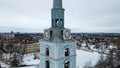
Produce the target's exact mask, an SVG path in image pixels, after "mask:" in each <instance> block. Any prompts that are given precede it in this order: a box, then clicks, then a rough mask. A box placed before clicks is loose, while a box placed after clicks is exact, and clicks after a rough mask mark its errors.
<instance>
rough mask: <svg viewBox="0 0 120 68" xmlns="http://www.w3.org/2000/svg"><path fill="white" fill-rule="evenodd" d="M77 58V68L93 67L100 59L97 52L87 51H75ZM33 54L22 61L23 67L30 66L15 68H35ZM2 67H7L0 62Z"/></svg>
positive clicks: (35, 63) (36, 63) (36, 60)
mask: <svg viewBox="0 0 120 68" xmlns="http://www.w3.org/2000/svg"><path fill="white" fill-rule="evenodd" d="M76 53H77V57H76V67H77V68H83V67H84V66H85V65H88V66H90V67H92V66H94V65H95V64H96V63H97V61H98V60H99V58H100V54H98V53H97V52H89V51H83V50H76ZM33 58H34V56H33V54H27V55H25V56H24V61H23V62H22V64H23V65H24V64H25V65H31V66H27V67H17V68H36V66H37V65H38V64H39V61H40V60H39V59H33ZM1 65H2V67H5V66H6V67H8V65H5V64H3V63H2V62H1Z"/></svg>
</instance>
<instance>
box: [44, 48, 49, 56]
mask: <svg viewBox="0 0 120 68" xmlns="http://www.w3.org/2000/svg"><path fill="white" fill-rule="evenodd" d="M45 55H46V56H49V49H48V48H46V49H45Z"/></svg>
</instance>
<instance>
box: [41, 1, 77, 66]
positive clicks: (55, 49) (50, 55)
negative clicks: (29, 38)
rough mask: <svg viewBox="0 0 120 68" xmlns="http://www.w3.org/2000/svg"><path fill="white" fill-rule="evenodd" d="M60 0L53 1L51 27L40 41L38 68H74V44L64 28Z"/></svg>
mask: <svg viewBox="0 0 120 68" xmlns="http://www.w3.org/2000/svg"><path fill="white" fill-rule="evenodd" d="M64 11H65V10H64V8H62V0H54V1H53V8H52V9H51V27H50V28H48V29H45V30H44V38H42V39H40V41H39V42H40V68H76V42H75V41H74V40H73V39H72V37H71V30H70V29H68V28H64Z"/></svg>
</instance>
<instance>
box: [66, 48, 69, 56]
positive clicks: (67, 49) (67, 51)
mask: <svg viewBox="0 0 120 68" xmlns="http://www.w3.org/2000/svg"><path fill="white" fill-rule="evenodd" d="M69 55H70V49H69V48H66V49H65V56H69Z"/></svg>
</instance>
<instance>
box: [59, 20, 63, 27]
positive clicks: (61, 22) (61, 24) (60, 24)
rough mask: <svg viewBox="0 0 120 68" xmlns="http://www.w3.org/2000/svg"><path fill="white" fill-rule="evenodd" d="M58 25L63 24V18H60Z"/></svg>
mask: <svg viewBox="0 0 120 68" xmlns="http://www.w3.org/2000/svg"><path fill="white" fill-rule="evenodd" d="M59 26H60V27H62V26H63V19H60V22H59Z"/></svg>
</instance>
